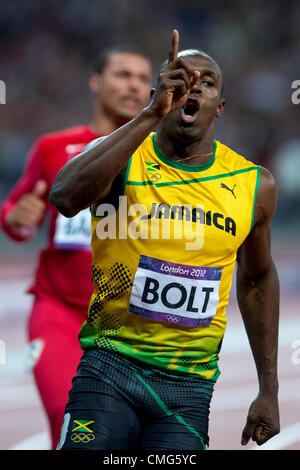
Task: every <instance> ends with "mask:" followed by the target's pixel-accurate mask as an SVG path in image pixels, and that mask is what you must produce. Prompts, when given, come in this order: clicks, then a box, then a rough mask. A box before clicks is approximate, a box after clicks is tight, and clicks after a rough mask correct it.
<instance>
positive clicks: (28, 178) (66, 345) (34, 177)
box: [1, 126, 99, 448]
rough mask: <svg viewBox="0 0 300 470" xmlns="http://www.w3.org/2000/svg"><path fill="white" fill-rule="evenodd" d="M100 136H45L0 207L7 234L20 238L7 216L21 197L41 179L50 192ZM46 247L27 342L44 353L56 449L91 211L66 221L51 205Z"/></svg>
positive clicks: (83, 295) (84, 287) (84, 132)
mask: <svg viewBox="0 0 300 470" xmlns="http://www.w3.org/2000/svg"><path fill="white" fill-rule="evenodd" d="M97 137H99V135H96V134H94V133H93V132H92V131H91V129H90V128H89V127H88V126H78V127H73V128H70V129H66V130H63V131H59V132H55V133H51V134H47V135H44V136H42V137H41V138H40V139H38V141H37V142H36V144H35V145H34V146H33V148H32V150H31V151H30V153H29V156H28V159H27V163H26V167H25V171H24V174H23V176H22V177H21V179H20V180H19V181H18V182H17V184H16V185H15V187H14V188H13V190H12V191H11V193H10V194H9V196H8V198H7V199H6V200H5V201H4V203H3V205H2V208H1V224H2V227H3V230H4V231H5V232H6V233H7V235H8V236H10V237H11V238H12V239H14V240H15V241H26V239H28V238H29V236H28V234H27V235H26V234H24V235H23V234H22V235H16V234H15V233H14V232H13V231H12V230H11V229H10V227H9V226H8V225H7V224H6V223H5V218H6V216H7V214H8V213H9V211H11V210H12V209H13V208H14V206H15V204H16V202H17V201H18V200H19V199H20V197H21V196H22V195H24V194H26V193H30V192H32V190H33V188H34V186H35V183H36V182H37V181H38V180H45V181H46V182H47V184H48V189H49V190H50V188H51V186H52V184H53V181H54V179H55V176H56V174H57V173H58V171H59V170H60V168H61V167H62V166H63V165H65V163H66V162H67V161H68V160H69V159H70V158H73V157H74V156H75V155H77V154H78V153H80V152H81V150H82V149H83V148H84V147H85V146H86V145H87V144H88V143H89V142H90V141H91V140H94V139H96V138H97ZM45 202H46V204H47V210H46V213H50V221H49V240H48V246H47V248H46V249H45V250H43V251H42V252H41V253H40V257H39V262H38V267H37V270H36V273H35V279H34V282H33V284H32V285H31V287H30V288H29V290H28V291H29V292H30V293H33V294H34V295H35V300H34V303H33V308H32V311H31V315H30V317H29V323H28V337H29V341H33V340H37V339H40V340H41V342H40V343H41V344H42V352H41V355H40V357H39V359H38V362H37V363H36V365H35V367H34V376H35V380H36V383H37V386H38V389H39V392H40V395H41V398H42V401H43V403H44V406H45V409H46V412H47V415H48V418H49V421H50V426H51V437H52V446H53V448H55V447H56V445H57V442H58V439H59V435H60V430H61V425H62V420H63V415H64V407H65V405H66V402H67V398H68V391H69V389H70V388H71V381H72V378H73V376H74V375H75V373H76V367H77V364H78V362H79V359H80V356H81V353H82V351H81V349H80V345H79V341H78V338H77V335H78V332H79V329H80V327H81V325H82V323H83V322H84V320H85V318H86V316H87V309H88V304H89V301H90V297H91V294H92V291H93V286H92V281H91V252H90V244H89V243H90V216H89V210H88V209H86V210H85V211H82V212H80V213H79V214H78V215H77V216H75V217H73V218H71V219H67V218H65V217H63V216H62V215H61V214H59V213H58V211H57V210H56V209H55V208H54V207H53V206H52V205H51V204H50V202H49V201H48V199H47V195H46V196H45Z"/></svg>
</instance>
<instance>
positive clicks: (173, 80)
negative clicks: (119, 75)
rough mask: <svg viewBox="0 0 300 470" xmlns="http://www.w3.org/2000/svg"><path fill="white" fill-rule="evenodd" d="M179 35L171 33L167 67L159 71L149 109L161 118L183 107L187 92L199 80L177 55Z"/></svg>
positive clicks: (195, 72)
mask: <svg viewBox="0 0 300 470" xmlns="http://www.w3.org/2000/svg"><path fill="white" fill-rule="evenodd" d="M178 45H179V33H178V31H177V30H176V29H174V31H173V38H172V47H171V51H170V53H169V61H168V65H167V66H166V67H165V68H164V69H163V70H162V71H161V73H160V75H159V77H158V80H157V86H156V90H155V92H154V94H153V97H152V101H151V103H150V106H149V108H150V109H151V110H152V111H154V112H155V114H156V115H157V116H159V117H161V118H163V117H165V116H166V115H167V114H169V113H172V112H173V111H176V109H179V108H181V107H182V106H184V104H185V102H186V100H187V98H188V95H189V90H190V89H191V88H192V87H193V86H194V84H195V83H196V82H197V81H198V80H199V78H200V72H199V71H194V70H191V68H190V67H189V66H188V64H187V63H186V61H185V60H184V59H183V58H182V57H179V58H177V55H178Z"/></svg>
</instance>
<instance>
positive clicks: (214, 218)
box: [79, 133, 260, 381]
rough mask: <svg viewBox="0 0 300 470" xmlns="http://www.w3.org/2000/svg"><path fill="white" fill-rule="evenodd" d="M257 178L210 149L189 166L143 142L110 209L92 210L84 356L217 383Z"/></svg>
mask: <svg viewBox="0 0 300 470" xmlns="http://www.w3.org/2000/svg"><path fill="white" fill-rule="evenodd" d="M259 178H260V167H258V166H255V165H254V164H253V163H251V162H249V161H247V160H246V159H245V158H244V157H242V156H240V155H238V154H237V153H235V152H233V151H232V150H231V149H229V148H228V147H226V146H225V145H223V144H222V143H220V142H218V141H214V151H213V156H212V158H211V159H210V160H209V161H208V162H207V163H206V164H203V165H197V166H196V165H190V164H187V163H182V162H177V161H175V160H172V159H170V158H168V157H167V156H166V155H164V154H163V153H162V152H161V151H160V149H159V148H158V146H157V143H156V134H155V133H153V134H150V135H149V136H148V137H147V138H146V139H145V140H144V142H143V143H142V144H141V145H140V147H139V148H138V149H137V150H136V151H135V153H134V154H133V155H132V157H131V158H130V160H129V163H128V166H127V172H126V176H125V180H124V183H123V188H122V191H121V194H120V196H119V198H118V201H115V204H114V205H111V204H106V203H104V201H102V202H101V201H100V203H98V204H96V205H94V206H93V207H92V208H91V212H92V240H91V247H92V256H93V266H92V278H93V284H94V293H93V295H92V297H91V300H90V304H89V311H88V318H87V321H86V322H85V323H84V324H83V326H82V328H81V330H80V333H79V339H80V343H81V346H82V348H83V349H86V348H94V347H99V348H103V349H106V350H111V351H116V352H118V353H119V354H121V355H123V356H124V357H127V358H129V359H130V358H131V359H134V360H138V361H142V362H144V363H147V364H150V365H153V366H155V367H159V368H162V369H165V370H166V371H169V372H174V371H175V372H176V373H178V372H179V373H183V374H194V375H197V376H199V377H202V378H206V379H208V380H212V381H216V380H217V378H218V376H219V369H218V354H219V351H220V347H221V343H222V338H223V335H224V332H225V327H226V312H225V309H226V306H227V305H228V298H229V292H230V288H231V283H232V276H233V272H234V267H235V261H236V255H237V250H238V248H239V247H240V245H241V244H242V243H243V242H244V240H245V239H246V237H247V236H248V234H249V233H250V231H251V229H252V225H253V218H254V205H255V198H256V193H257V190H258V185H259Z"/></svg>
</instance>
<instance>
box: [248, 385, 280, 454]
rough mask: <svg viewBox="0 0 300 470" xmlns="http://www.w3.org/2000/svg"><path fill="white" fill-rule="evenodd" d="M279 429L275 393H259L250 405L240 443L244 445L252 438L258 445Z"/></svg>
mask: <svg viewBox="0 0 300 470" xmlns="http://www.w3.org/2000/svg"><path fill="white" fill-rule="evenodd" d="M279 431H280V424H279V409H278V399H277V395H276V396H274V395H272V396H270V395H262V394H259V395H258V397H257V398H256V399H255V400H254V401H253V402H252V404H251V406H250V409H249V413H248V417H247V423H246V426H245V427H244V430H243V433H242V439H241V444H242V445H243V446H245V445H247V444H248V442H249V440H250V439H252V440H253V441H255V442H256V443H257V445H259V446H260V445H262V444H264V443H265V442H267V441H268V440H269V439H271V437H273V436H275V435H276V434H278V433H279Z"/></svg>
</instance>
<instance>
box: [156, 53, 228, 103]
mask: <svg viewBox="0 0 300 470" xmlns="http://www.w3.org/2000/svg"><path fill="white" fill-rule="evenodd" d="M190 55H202V56H204V57H207V58H208V59H210V60H211V61H212V62H214V63H215V64H216V66H217V69H218V71H219V73H220V77H221V82H222V88H221V96H222V95H223V93H224V77H223V72H222V69H221V67H220V66H219V64H218V62H217V61H216V60H215V59H214V58H213V57H212V56H211V55H209V54H208V53H207V52H205V51H203V50H201V49H186V50H184V51H180V52H178V55H177V57H186V56H190ZM167 65H168V59H167V60H165V61H164V62H163V63H162V64H161V66H160V72H161V71H162V70H163V69H164V68H165V67H166V66H167Z"/></svg>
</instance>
